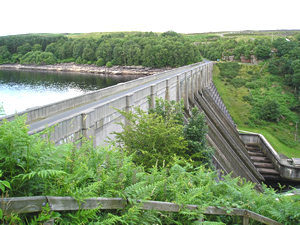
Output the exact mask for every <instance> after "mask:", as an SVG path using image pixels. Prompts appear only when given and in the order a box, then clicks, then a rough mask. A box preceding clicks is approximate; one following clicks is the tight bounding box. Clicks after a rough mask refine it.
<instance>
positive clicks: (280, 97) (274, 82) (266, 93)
mask: <svg viewBox="0 0 300 225" xmlns="http://www.w3.org/2000/svg"><path fill="white" fill-rule="evenodd" d="M214 83H215V85H216V87H217V89H218V91H219V93H220V95H221V97H222V99H223V101H224V103H225V105H226V107H227V109H228V110H229V112H230V114H231V116H232V117H233V120H234V122H235V123H236V124H237V126H238V129H240V130H245V131H251V132H257V133H261V134H263V135H264V136H265V137H266V138H267V139H268V141H269V142H270V143H271V145H272V146H273V147H274V148H275V149H276V151H278V152H279V153H281V154H284V155H286V156H288V157H300V144H299V129H298V132H297V133H296V122H298V121H299V114H297V112H296V110H295V109H296V108H297V106H298V104H299V101H297V98H296V97H295V95H294V94H293V89H291V88H290V87H288V86H286V85H284V82H283V78H281V77H278V76H276V75H272V74H270V73H269V72H268V71H267V67H266V63H262V64H260V65H245V64H238V63H219V64H217V65H216V66H215V67H214ZM272 104H273V105H272ZM269 105H270V106H269ZM295 135H296V136H297V140H298V141H295Z"/></svg>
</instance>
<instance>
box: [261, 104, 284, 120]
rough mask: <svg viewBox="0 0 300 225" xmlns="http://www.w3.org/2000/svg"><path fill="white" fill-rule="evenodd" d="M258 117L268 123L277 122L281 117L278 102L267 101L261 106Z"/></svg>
mask: <svg viewBox="0 0 300 225" xmlns="http://www.w3.org/2000/svg"><path fill="white" fill-rule="evenodd" d="M258 115H259V118H260V119H263V120H266V121H277V120H278V119H279V117H280V115H281V114H280V105H279V103H278V102H277V101H276V100H273V99H267V100H265V101H264V102H263V103H262V104H260V105H259V109H258Z"/></svg>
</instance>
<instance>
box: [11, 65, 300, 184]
mask: <svg viewBox="0 0 300 225" xmlns="http://www.w3.org/2000/svg"><path fill="white" fill-rule="evenodd" d="M212 70H213V62H201V63H196V64H193V65H188V66H184V67H180V68H176V69H173V70H169V71H166V72H163V73H157V74H154V75H151V76H147V77H141V78H139V79H136V80H132V81H128V82H125V83H119V84H117V85H115V86H111V87H107V88H104V89H101V90H98V91H94V92H91V93H88V94H85V95H82V96H78V97H75V98H71V99H67V100H64V101H60V102H57V103H54V104H49V105H45V106H42V107H37V108H33V109H29V110H27V111H24V112H21V113H18V114H19V115H22V114H27V124H28V125H29V127H30V132H29V133H30V134H34V133H37V132H41V131H43V130H44V129H46V128H47V127H50V126H54V128H53V132H52V133H51V140H52V141H53V142H55V143H56V144H61V143H64V142H69V141H76V140H79V139H80V138H81V137H82V136H84V137H87V138H89V137H93V139H94V144H95V145H96V146H98V145H103V144H105V140H107V139H108V138H113V135H112V134H111V133H112V132H113V131H120V129H121V126H119V125H118V124H117V123H118V122H123V123H126V121H125V119H124V118H123V116H122V115H121V114H120V113H118V112H117V111H116V109H119V110H127V111H128V110H131V109H132V108H133V107H136V106H139V107H141V108H142V109H143V110H148V109H149V108H150V107H153V105H154V104H155V98H156V97H159V98H163V99H166V100H176V101H180V100H181V99H183V101H184V106H185V109H186V114H187V116H188V114H189V112H190V109H191V108H192V107H194V106H196V107H198V108H199V109H200V111H202V112H203V113H204V114H205V116H206V120H207V124H208V128H209V131H208V135H207V140H208V143H209V145H211V146H212V147H213V148H214V149H215V154H214V164H215V166H216V168H217V169H218V170H222V171H223V172H224V173H225V174H228V173H231V175H232V176H233V177H237V176H240V177H243V178H245V179H246V180H248V181H251V182H254V183H256V184H257V185H258V186H260V184H261V183H262V182H265V183H269V182H281V181H286V182H294V183H297V184H299V183H300V159H297V158H291V159H283V158H280V156H279V155H278V153H277V152H276V151H275V150H274V149H273V148H272V146H271V145H270V144H269V143H268V141H267V140H266V139H265V138H264V137H263V136H262V135H260V134H253V133H249V134H240V133H239V132H238V130H237V129H236V126H235V124H234V122H233V120H232V118H231V116H230V114H229V113H228V111H227V109H226V107H225V105H224V103H223V102H222V99H221V97H220V96H219V94H218V91H217V89H216V87H215V86H214V84H213V82H212ZM149 99H150V101H149ZM5 118H6V119H7V120H12V119H13V118H14V115H13V116H6V117H5Z"/></svg>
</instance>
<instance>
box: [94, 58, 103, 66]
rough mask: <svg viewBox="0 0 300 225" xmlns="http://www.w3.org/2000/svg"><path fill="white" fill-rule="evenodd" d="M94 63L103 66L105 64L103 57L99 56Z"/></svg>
mask: <svg viewBox="0 0 300 225" xmlns="http://www.w3.org/2000/svg"><path fill="white" fill-rule="evenodd" d="M96 65H97V66H104V65H105V62H104V59H102V58H99V59H98V60H97V62H96Z"/></svg>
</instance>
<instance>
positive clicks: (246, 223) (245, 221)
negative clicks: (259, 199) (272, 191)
mask: <svg viewBox="0 0 300 225" xmlns="http://www.w3.org/2000/svg"><path fill="white" fill-rule="evenodd" d="M243 225H249V215H248V211H247V210H245V211H244V215H243Z"/></svg>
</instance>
